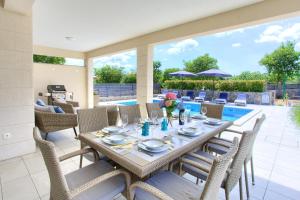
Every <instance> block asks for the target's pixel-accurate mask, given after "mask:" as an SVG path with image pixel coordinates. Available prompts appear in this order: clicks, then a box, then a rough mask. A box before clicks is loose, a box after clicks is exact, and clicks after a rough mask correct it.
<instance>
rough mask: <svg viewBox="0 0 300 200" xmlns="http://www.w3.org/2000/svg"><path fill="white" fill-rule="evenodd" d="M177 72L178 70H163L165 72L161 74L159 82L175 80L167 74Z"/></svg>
mask: <svg viewBox="0 0 300 200" xmlns="http://www.w3.org/2000/svg"><path fill="white" fill-rule="evenodd" d="M179 70H180V69H179V68H168V69H165V71H164V72H163V74H162V80H161V82H164V81H165V80H170V79H176V78H175V77H172V76H170V75H169V74H170V73H172V72H177V71H179Z"/></svg>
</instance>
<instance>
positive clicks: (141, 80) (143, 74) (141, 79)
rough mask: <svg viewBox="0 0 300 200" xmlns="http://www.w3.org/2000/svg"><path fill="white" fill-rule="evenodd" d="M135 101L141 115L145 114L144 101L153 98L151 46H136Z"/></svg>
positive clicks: (150, 100)
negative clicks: (138, 105)
mask: <svg viewBox="0 0 300 200" xmlns="http://www.w3.org/2000/svg"><path fill="white" fill-rule="evenodd" d="M136 92H137V101H138V103H139V104H140V108H141V114H142V117H146V116H147V110H146V103H147V102H152V99H153V46H151V45H142V46H138V47H137V91H136Z"/></svg>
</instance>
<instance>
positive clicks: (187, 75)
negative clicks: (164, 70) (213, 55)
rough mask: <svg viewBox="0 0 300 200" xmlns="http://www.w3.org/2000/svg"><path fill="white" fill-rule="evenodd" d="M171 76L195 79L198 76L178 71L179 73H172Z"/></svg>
mask: <svg viewBox="0 0 300 200" xmlns="http://www.w3.org/2000/svg"><path fill="white" fill-rule="evenodd" d="M169 75H170V76H177V77H181V78H183V77H195V76H197V75H196V74H193V73H191V72H187V71H177V72H172V73H169Z"/></svg>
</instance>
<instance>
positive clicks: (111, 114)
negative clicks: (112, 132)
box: [97, 105, 119, 126]
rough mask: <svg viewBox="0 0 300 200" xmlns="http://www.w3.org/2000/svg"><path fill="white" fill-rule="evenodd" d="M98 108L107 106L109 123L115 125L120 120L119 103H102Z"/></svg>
mask: <svg viewBox="0 0 300 200" xmlns="http://www.w3.org/2000/svg"><path fill="white" fill-rule="evenodd" d="M97 108H106V111H107V117H108V125H109V126H115V125H116V124H117V122H118V120H119V110H118V106H117V105H101V106H97Z"/></svg>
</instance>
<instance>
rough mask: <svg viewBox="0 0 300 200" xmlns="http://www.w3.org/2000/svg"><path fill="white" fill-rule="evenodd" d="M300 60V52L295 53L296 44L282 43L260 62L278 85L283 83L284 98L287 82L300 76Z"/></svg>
mask: <svg viewBox="0 0 300 200" xmlns="http://www.w3.org/2000/svg"><path fill="white" fill-rule="evenodd" d="M299 59H300V52H297V51H295V43H294V42H290V41H288V42H286V43H285V44H284V43H282V44H281V45H280V46H279V47H278V48H277V49H276V50H274V51H273V52H272V53H271V54H266V55H265V56H264V57H263V58H262V59H261V60H260V62H259V63H260V65H263V66H265V67H266V69H267V71H268V74H269V75H270V77H272V78H273V79H275V82H277V84H278V83H279V82H280V83H282V89H283V96H284V97H285V83H286V80H287V79H288V78H294V77H296V76H299V74H300V63H299Z"/></svg>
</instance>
